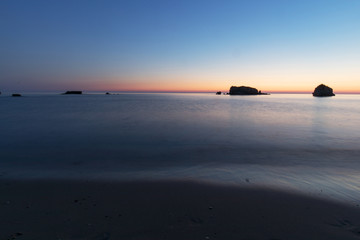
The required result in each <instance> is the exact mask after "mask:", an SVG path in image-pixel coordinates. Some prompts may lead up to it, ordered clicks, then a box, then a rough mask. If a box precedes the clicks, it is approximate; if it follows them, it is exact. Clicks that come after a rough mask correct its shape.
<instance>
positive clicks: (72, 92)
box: [63, 91, 82, 94]
mask: <svg viewBox="0 0 360 240" xmlns="http://www.w3.org/2000/svg"><path fill="white" fill-rule="evenodd" d="M63 94H82V91H66V92H65V93H63Z"/></svg>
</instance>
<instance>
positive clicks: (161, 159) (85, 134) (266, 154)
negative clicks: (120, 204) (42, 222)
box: [0, 93, 360, 202]
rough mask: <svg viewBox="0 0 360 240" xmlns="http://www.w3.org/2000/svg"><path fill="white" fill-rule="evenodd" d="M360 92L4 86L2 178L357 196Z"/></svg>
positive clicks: (344, 197)
mask: <svg viewBox="0 0 360 240" xmlns="http://www.w3.org/2000/svg"><path fill="white" fill-rule="evenodd" d="M359 103H360V96H359V95H337V96H336V97H331V98H314V97H312V96H311V95H305V94H298V95H296V94H292V95H286V94H273V95H270V96H227V95H226V96H225V95H221V96H216V95H214V94H125V93H122V94H118V95H104V94H85V95H57V94H25V95H24V96H23V97H20V98H13V97H9V96H4V95H1V96H0V127H1V137H0V174H1V177H2V178H48V177H53V178H80V179H84V178H86V179H87V178H96V179H99V178H100V179H138V178H145V179H192V180H202V181H212V182H219V183H225V184H242V185H249V186H251V184H253V185H254V186H255V185H261V186H268V187H277V188H285V189H292V190H296V191H302V192H306V193H308V194H312V195H319V196H324V197H331V198H333V199H338V200H346V201H348V202H349V201H352V202H356V201H358V199H360V147H359V143H358V142H359V137H360V128H359V126H360V104H359Z"/></svg>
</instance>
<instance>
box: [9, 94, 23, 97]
mask: <svg viewBox="0 0 360 240" xmlns="http://www.w3.org/2000/svg"><path fill="white" fill-rule="evenodd" d="M11 96H13V97H21V94H19V93H13V94H12V95H11Z"/></svg>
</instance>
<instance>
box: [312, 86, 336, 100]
mask: <svg viewBox="0 0 360 240" xmlns="http://www.w3.org/2000/svg"><path fill="white" fill-rule="evenodd" d="M313 96H314V97H332V96H335V94H334V93H333V89H332V88H331V87H328V86H326V85H324V84H320V85H319V86H317V87H316V88H315V90H314V92H313Z"/></svg>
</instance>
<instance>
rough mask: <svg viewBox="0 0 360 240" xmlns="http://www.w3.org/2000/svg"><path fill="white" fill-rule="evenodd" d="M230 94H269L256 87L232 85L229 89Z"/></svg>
mask: <svg viewBox="0 0 360 240" xmlns="http://www.w3.org/2000/svg"><path fill="white" fill-rule="evenodd" d="M229 94H230V95H269V94H268V93H262V92H261V91H258V90H257V89H256V88H252V87H246V86H241V87H236V86H232V87H231V88H230V91H229Z"/></svg>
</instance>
